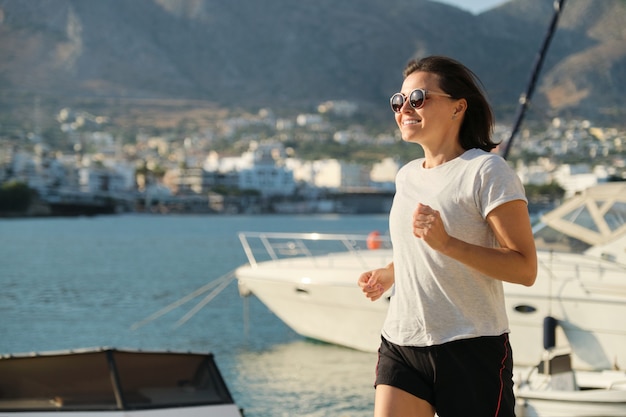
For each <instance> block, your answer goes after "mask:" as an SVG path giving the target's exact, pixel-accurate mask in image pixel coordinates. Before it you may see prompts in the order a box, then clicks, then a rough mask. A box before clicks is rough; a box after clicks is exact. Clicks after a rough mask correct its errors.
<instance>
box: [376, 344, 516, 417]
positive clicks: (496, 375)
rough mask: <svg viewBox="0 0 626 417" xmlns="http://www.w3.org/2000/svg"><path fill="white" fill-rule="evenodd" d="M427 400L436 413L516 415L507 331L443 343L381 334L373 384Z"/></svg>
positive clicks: (452, 415) (447, 415)
mask: <svg viewBox="0 0 626 417" xmlns="http://www.w3.org/2000/svg"><path fill="white" fill-rule="evenodd" d="M381 384H382V385H391V386H393V387H396V388H400V389H402V390H404V391H406V392H408V393H410V394H412V395H415V396H416V397H419V398H421V399H424V400H426V401H428V402H429V403H430V404H432V405H433V407H435V410H436V411H437V415H438V416H439V417H459V416H472V417H514V416H515V397H514V395H513V357H512V353H511V345H510V344H509V337H508V334H503V335H501V336H487V337H478V338H472V339H463V340H457V341H453V342H449V343H444V344H442V345H436V346H427V347H414V346H397V345H394V344H393V343H390V342H388V341H387V340H385V339H384V338H383V339H382V343H381V345H380V348H379V350H378V364H377V365H376V383H375V386H378V385H381Z"/></svg>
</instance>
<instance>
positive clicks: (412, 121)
mask: <svg viewBox="0 0 626 417" xmlns="http://www.w3.org/2000/svg"><path fill="white" fill-rule="evenodd" d="M419 122H420V121H419V120H404V121H403V122H402V124H403V125H416V124H418V123H419Z"/></svg>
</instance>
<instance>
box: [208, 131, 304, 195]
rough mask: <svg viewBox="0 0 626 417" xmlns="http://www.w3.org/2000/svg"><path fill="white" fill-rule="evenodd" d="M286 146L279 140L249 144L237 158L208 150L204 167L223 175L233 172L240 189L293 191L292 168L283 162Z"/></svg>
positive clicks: (268, 192) (291, 192)
mask: <svg viewBox="0 0 626 417" xmlns="http://www.w3.org/2000/svg"><path fill="white" fill-rule="evenodd" d="M285 158H286V154H285V149H284V147H283V145H282V144H279V143H267V144H259V143H257V142H252V143H250V148H249V149H248V151H246V152H244V153H243V154H242V155H241V156H238V157H225V158H220V157H219V155H218V154H217V153H215V152H213V153H211V154H210V155H209V156H208V157H207V159H206V161H205V163H204V165H203V168H204V169H205V170H206V171H209V172H220V173H223V174H226V173H232V172H236V173H237V174H238V176H239V179H238V187H239V189H240V190H257V191H259V192H260V193H261V194H262V195H263V196H265V197H271V196H286V195H291V194H293V193H294V192H295V189H296V182H295V180H294V175H293V171H292V170H291V169H290V168H289V167H288V166H287V165H286V164H285Z"/></svg>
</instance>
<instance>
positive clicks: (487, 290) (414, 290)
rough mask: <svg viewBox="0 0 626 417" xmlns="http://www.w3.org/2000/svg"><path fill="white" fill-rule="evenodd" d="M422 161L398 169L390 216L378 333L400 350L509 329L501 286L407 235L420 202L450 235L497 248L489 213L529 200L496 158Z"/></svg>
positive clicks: (479, 155) (477, 154) (477, 153)
mask: <svg viewBox="0 0 626 417" xmlns="http://www.w3.org/2000/svg"><path fill="white" fill-rule="evenodd" d="M423 163H424V159H417V160H414V161H412V162H409V163H408V164H407V165H405V166H403V167H402V168H401V169H400V171H399V172H398V174H397V176H396V194H395V197H394V200H393V205H392V208H391V211H390V215H389V232H390V236H391V241H392V244H393V261H394V273H395V285H394V292H393V295H392V297H391V301H390V305H389V310H388V313H387V318H386V320H385V324H384V326H383V330H382V335H383V336H384V337H385V338H386V339H387V340H389V341H390V342H392V343H395V344H397V345H403V346H431V345H438V344H442V343H445V342H450V341H453V340H458V339H465V338H472V337H479V336H497V335H501V334H503V333H506V332H508V331H509V329H508V318H507V315H506V310H505V305H504V294H503V288H502V281H499V280H496V279H493V278H490V277H488V276H486V275H484V274H482V273H480V272H478V271H476V270H474V269H472V268H469V267H468V266H465V265H464V264H462V263H460V262H458V261H456V260H454V259H452V258H449V257H447V256H445V255H443V254H441V253H439V252H437V251H435V250H433V249H431V248H430V246H428V244H426V243H425V242H424V241H423V240H422V239H419V238H417V237H415V236H414V235H413V227H412V223H413V221H412V217H413V212H414V211H415V209H416V208H417V204H418V203H422V204H427V205H429V206H431V207H432V208H433V209H435V210H438V211H439V212H440V213H441V218H442V220H443V223H444V226H445V228H446V231H447V232H448V234H450V235H451V236H453V237H455V238H458V239H460V240H463V241H465V242H468V243H473V244H476V245H480V246H485V247H497V246H498V243H497V240H496V238H495V236H494V234H493V232H492V230H491V228H490V227H489V225H488V224H487V222H486V217H487V214H489V212H490V211H491V210H493V209H494V208H496V207H498V206H499V205H501V204H504V203H506V202H509V201H513V200H523V201H524V202H527V200H526V196H525V192H524V187H523V185H522V183H521V181H520V180H519V178H518V177H517V175H516V174H515V172H514V171H513V170H512V169H511V168H510V167H509V166H508V164H507V163H506V161H505V160H504V159H502V157H500V156H498V155H496V154H493V153H488V152H485V151H483V150H480V149H471V150H468V151H466V152H465V153H464V154H463V155H461V156H459V157H458V158H455V159H453V160H451V161H449V162H446V163H445V164H442V165H440V166H437V167H434V168H431V169H425V168H424V167H423Z"/></svg>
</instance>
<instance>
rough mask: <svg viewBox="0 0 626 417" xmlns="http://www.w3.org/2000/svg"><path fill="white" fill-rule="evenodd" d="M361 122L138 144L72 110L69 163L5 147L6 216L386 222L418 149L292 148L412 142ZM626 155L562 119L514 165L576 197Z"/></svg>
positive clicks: (146, 137) (256, 120)
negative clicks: (324, 151)
mask: <svg viewBox="0 0 626 417" xmlns="http://www.w3.org/2000/svg"><path fill="white" fill-rule="evenodd" d="M355 112H356V104H353V103H350V102H327V103H323V104H320V106H319V107H318V109H317V111H316V112H312V113H310V114H298V115H296V116H295V117H293V118H280V117H277V116H275V115H274V113H273V112H272V111H271V110H268V109H261V110H259V111H258V112H257V113H256V114H250V115H245V116H237V117H225V118H223V119H221V120H217V121H216V122H215V123H214V125H213V126H211V127H206V128H203V129H201V130H199V131H196V132H193V133H192V134H184V135H182V134H171V133H169V134H164V135H151V134H148V133H145V132H140V133H138V134H137V135H136V137H135V138H134V142H133V141H122V140H121V138H120V137H119V136H116V135H114V134H113V133H111V132H110V131H108V130H107V119H106V117H99V116H97V115H92V114H89V113H87V112H85V111H80V110H76V109H69V108H64V109H62V110H61V111H60V112H59V113H58V115H57V116H56V120H57V122H58V128H59V129H60V130H61V131H62V132H64V134H65V135H66V137H67V138H68V140H69V141H71V143H72V144H73V146H72V149H71V151H70V152H67V151H62V150H59V149H54V148H53V147H52V146H50V145H49V144H48V142H47V140H46V138H45V137H43V135H41V134H40V133H30V134H27V135H24V137H19V138H15V137H2V136H0V184H1V187H2V193H1V194H0V213H1V214H4V215H30V216H47V215H81V214H101V213H110V214H112V213H121V212H147V213H162V214H166V213H216V214H217V213H227V214H236V213H247V214H255V213H384V212H387V211H388V210H389V207H390V204H391V199H392V198H393V192H394V177H395V174H396V172H397V171H398V169H399V168H400V167H401V166H402V165H403V164H404V163H406V162H407V161H408V160H409V159H413V158H415V157H419V156H420V155H419V153H415V152H416V149H418V147H413V148H409V147H407V148H406V149H405V150H404V151H400V153H398V152H397V151H396V152H395V153H394V152H389V154H388V155H384V154H383V155H382V156H381V157H380V158H379V159H378V160H375V161H371V160H370V161H363V160H359V159H358V158H354V157H349V156H348V157H345V156H344V157H338V156H335V157H333V156H332V155H326V156H324V157H317V158H316V157H313V156H311V155H307V156H306V157H303V156H302V155H300V154H299V153H300V152H299V151H298V149H297V148H296V149H294V148H295V147H294V146H293V144H294V143H315V141H320V142H319V143H323V141H321V139H320V138H327V141H328V142H331V143H333V144H335V145H337V146H339V147H342V146H345V147H348V146H349V145H352V147H354V146H355V145H356V146H357V147H358V148H367V147H378V148H379V149H380V148H382V149H385V147H389V148H390V149H391V147H393V146H394V145H397V144H398V143H401V142H402V140H401V138H400V137H399V136H398V134H397V133H396V129H395V126H391V125H390V126H389V130H388V132H382V133H381V132H378V133H376V134H371V133H368V131H367V130H366V129H365V128H364V127H363V126H360V125H358V124H357V123H356V122H354V121H351V122H350V123H347V122H346V120H354V118H353V119H350V118H351V117H353V115H354V113H355ZM509 130H510V128H509V127H507V126H499V125H498V126H496V129H495V136H496V139H498V140H506V139H507V134H508V133H509ZM260 132H262V133H260ZM217 143H221V144H223V143H231V144H233V146H232V147H231V148H230V149H227V148H224V146H221V147H219V148H218V147H217V146H216V144H217ZM311 146H314V145H311ZM625 147H626V131H624V130H620V129H617V128H614V127H602V126H596V125H594V124H593V123H591V122H589V121H584V120H566V119H559V118H554V119H552V120H551V121H550V122H549V123H547V124H546V126H545V127H544V128H543V129H536V128H535V129H533V130H531V129H528V128H527V129H522V130H521V131H520V133H519V134H518V137H516V142H515V146H514V148H515V152H514V153H512V156H511V157H510V158H509V162H510V163H511V164H512V166H514V168H515V169H516V171H517V173H518V175H519V176H520V178H521V179H522V182H523V183H524V184H525V185H526V186H527V187H531V186H548V185H553V186H554V187H556V188H558V189H560V190H561V195H560V197H567V196H569V195H572V194H574V193H576V192H577V191H580V190H583V189H585V188H587V187H589V186H592V185H594V184H597V183H600V182H606V181H621V180H626V149H625ZM216 148H218V150H216ZM235 149H239V153H238V154H237V153H236V152H235V151H234V150H235ZM393 149H396V150H397V149H398V148H397V146H396V147H395V148H393ZM409 150H410V152H411V153H410V154H409ZM401 152H405V154H402V153H401ZM20 186H21V187H22V188H25V189H26V190H28V196H29V197H28V198H27V199H26V200H27V201H26V202H23V203H22V204H21V205H20V201H18V200H19V199H16V198H15V197H14V196H12V194H10V190H11V189H12V188H16V187H17V188H19V187H20ZM22 194H23V193H22ZM2 200H4V202H3V201H2ZM8 200H11V201H8ZM539 200H541V199H533V201H532V202H533V203H538V204H539V203H541V201H539ZM544 200H545V199H544ZM544 202H545V201H544Z"/></svg>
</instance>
